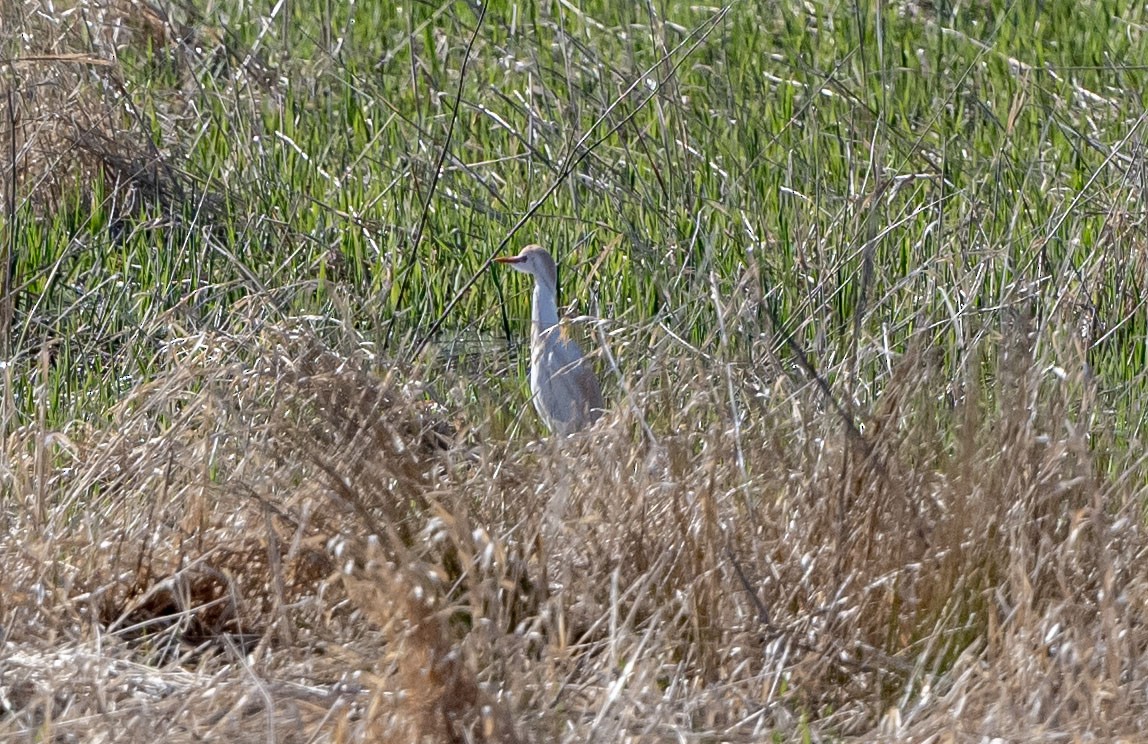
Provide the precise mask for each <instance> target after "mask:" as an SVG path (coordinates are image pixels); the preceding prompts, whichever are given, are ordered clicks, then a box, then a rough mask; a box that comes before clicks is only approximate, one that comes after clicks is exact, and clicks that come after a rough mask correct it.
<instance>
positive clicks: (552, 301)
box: [530, 276, 558, 333]
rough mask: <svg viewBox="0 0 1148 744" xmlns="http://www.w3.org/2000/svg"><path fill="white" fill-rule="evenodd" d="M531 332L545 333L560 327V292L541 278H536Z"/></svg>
mask: <svg viewBox="0 0 1148 744" xmlns="http://www.w3.org/2000/svg"><path fill="white" fill-rule="evenodd" d="M530 320H531V324H530V330H532V331H533V332H534V333H543V332H544V331H548V330H550V329H551V328H553V327H554V326H556V325H558V290H557V288H555V287H553V286H551V285H550V283H549V282H547V281H546V280H545V279H543V278H542V277H540V276H536V277H534V303H533V308H532V309H531V313H530Z"/></svg>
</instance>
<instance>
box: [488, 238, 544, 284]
mask: <svg viewBox="0 0 1148 744" xmlns="http://www.w3.org/2000/svg"><path fill="white" fill-rule="evenodd" d="M494 260H495V261H497V262H498V263H501V264H508V265H509V266H511V267H512V268H514V269H515V270H517V271H521V272H522V273H524V274H533V275H534V278H535V280H536V281H538V282H541V283H543V284H548V285H550V287H553V288H557V287H558V266H557V265H556V264H555V263H554V259H553V258H551V257H550V253H549V251H547V250H546V249H545V248H543V247H542V246H540V245H528V246H526V247H525V248H523V249H522V252H521V253H519V254H518V255H517V256H499V257H498V258H496V259H494Z"/></svg>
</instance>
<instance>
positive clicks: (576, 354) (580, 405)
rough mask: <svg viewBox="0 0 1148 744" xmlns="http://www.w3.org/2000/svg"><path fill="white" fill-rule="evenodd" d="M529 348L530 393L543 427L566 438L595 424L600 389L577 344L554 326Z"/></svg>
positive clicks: (598, 411) (599, 413) (600, 399)
mask: <svg viewBox="0 0 1148 744" xmlns="http://www.w3.org/2000/svg"><path fill="white" fill-rule="evenodd" d="M532 346H533V347H534V348H533V352H532V354H531V358H530V389H531V392H532V393H533V394H534V407H535V408H536V409H537V410H538V414H539V415H540V416H541V417H542V420H543V422H544V423H545V424H546V426H547V427H548V428H549V429H550V430H551V431H553V432H554V433H556V434H563V435H565V434H570V433H573V432H575V431H579V430H581V429H584V428H586V427H587V426H589V425H590V424H592V423H594V422H595V421H596V420H597V419H598V418H599V417H600V416H601V415H602V410H603V401H602V389H601V388H600V387H599V386H598V379H597V378H596V377H595V376H594V371H593V370H592V369H591V366H590V362H589V361H588V360H587V359H585V358H584V357H583V356H582V350H581V349H579V348H578V344H576V343H575V342H574V341H573V339H570V338H568V337H567V336H566V334H565V333H564V332H563V331H562V329H561V327H559V326H556V327H554V328H551V329H549V330H547V331H545V332H543V333H542V334H540V336H539V338H538V339H537V340H536V341H535V343H534V344H532Z"/></svg>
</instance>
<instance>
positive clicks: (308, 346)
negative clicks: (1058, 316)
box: [0, 329, 1148, 742]
mask: <svg viewBox="0 0 1148 744" xmlns="http://www.w3.org/2000/svg"><path fill="white" fill-rule="evenodd" d="M1018 333H1019V332H1018ZM308 335H309V334H307V333H305V332H300V331H299V329H292V330H290V332H289V331H288V330H286V329H284V330H279V331H274V332H271V331H267V332H265V334H264V335H262V336H261V337H259V338H256V339H244V340H243V343H240V342H239V341H238V340H227V339H223V338H209V337H203V338H200V339H197V340H196V342H195V343H194V344H189V345H188V347H187V348H188V351H187V352H185V353H182V354H180V355H178V363H177V364H175V365H174V367H173V371H172V372H171V373H169V374H168V375H166V376H165V377H163V378H161V379H157V380H155V381H154V382H152V383H150V384H148V385H146V386H141V387H140V388H139V389H137V390H136V391H134V392H133V393H132V394H131V395H130V396H128V398H127V399H125V400H124V401H123V403H122V404H121V405H120V407H119V409H118V411H117V414H116V420H117V425H116V426H115V427H114V428H112V429H110V430H107V431H90V432H85V433H84V434H83V435H82V436H76V437H73V438H71V439H66V438H64V437H63V436H62V435H53V434H52V433H51V432H43V431H36V430H33V429H28V430H24V431H21V432H18V433H17V434H16V435H15V436H14V437H13V438H12V439H11V440H10V441H9V442H7V443H6V446H5V453H6V457H7V469H6V471H5V482H6V484H7V485H6V490H8V493H9V494H10V498H9V499H8V501H7V504H8V508H7V509H6V521H7V525H6V534H7V536H8V537H7V539H6V540H5V542H4V548H3V551H2V553H0V561H2V565H3V566H4V571H5V577H6V587H7V591H6V592H5V593H4V595H3V599H2V600H0V602H2V611H0V622H2V623H3V628H4V648H5V653H4V656H3V660H2V661H0V675H2V676H0V680H2V681H0V693H2V695H0V700H2V701H3V711H4V713H3V716H2V717H0V735H3V736H5V737H16V738H20V737H31V738H52V737H57V738H60V740H64V739H69V738H70V739H75V740H80V739H82V740H97V741H98V740H114V741H144V740H146V739H147V738H149V737H150V736H152V735H153V733H152V732H154V731H156V730H163V731H167V732H170V737H171V738H172V739H176V740H178V739H188V740H193V739H199V738H201V737H206V738H209V739H212V738H227V739H228V740H246V739H254V738H266V737H268V736H271V737H273V738H275V740H286V741H361V740H371V741H380V740H384V741H442V742H455V741H458V742H461V741H553V740H565V741H587V740H591V741H593V740H606V741H614V740H621V739H632V740H661V739H666V738H675V737H677V736H688V737H694V736H698V735H703V734H704V735H705V736H706V737H708V738H711V739H713V740H722V741H755V740H760V739H761V738H762V737H763V736H766V735H767V733H770V732H775V733H777V734H778V735H780V736H781V737H782V738H789V737H800V736H802V735H803V734H804V733H807V732H808V733H810V734H811V735H814V736H815V737H818V738H821V737H830V738H836V737H843V738H849V737H859V738H863V739H872V738H874V737H877V736H879V735H880V736H883V737H885V739H886V740H890V741H892V740H911V741H923V740H932V741H974V740H980V738H981V737H986V736H1001V737H1005V738H1013V739H1026V740H1032V739H1033V738H1034V737H1035V738H1042V739H1052V738H1056V737H1060V736H1067V737H1072V736H1083V735H1086V734H1091V735H1095V736H1101V737H1106V738H1111V737H1118V736H1128V737H1132V736H1134V735H1135V734H1136V733H1137V732H1138V731H1139V730H1140V729H1141V727H1142V726H1143V724H1144V721H1145V712H1146V711H1145V707H1144V703H1143V695H1142V692H1140V691H1142V690H1143V686H1144V684H1145V682H1146V681H1148V680H1146V676H1148V667H1146V665H1145V663H1144V661H1143V653H1142V651H1143V648H1144V644H1145V642H1146V640H1148V638H1146V636H1145V630H1144V628H1145V627H1146V626H1145V618H1144V612H1145V607H1148V604H1146V600H1148V597H1146V596H1145V593H1146V589H1148V575H1146V572H1148V569H1146V567H1145V566H1146V564H1145V561H1144V560H1143V557H1144V556H1143V551H1144V546H1145V544H1146V542H1145V539H1144V535H1143V528H1142V525H1141V518H1140V510H1141V508H1142V498H1143V495H1142V493H1141V492H1140V486H1139V485H1138V484H1137V482H1136V481H1133V480H1132V479H1131V478H1124V479H1118V480H1105V479H1102V478H1101V477H1100V476H1099V475H1098V473H1097V471H1096V469H1095V468H1094V467H1093V464H1092V460H1091V456H1090V454H1089V448H1088V445H1087V440H1086V438H1085V433H1084V431H1083V429H1082V428H1080V427H1079V426H1078V425H1077V424H1074V423H1073V422H1074V421H1075V420H1078V417H1079V416H1080V415H1082V412H1085V413H1086V410H1085V409H1086V408H1087V405H1088V401H1087V400H1086V398H1087V395H1086V391H1087V389H1088V388H1087V384H1086V383H1085V381H1084V380H1083V378H1081V377H1079V376H1071V375H1070V376H1069V377H1068V378H1066V379H1064V380H1061V379H1058V378H1055V377H1051V378H1050V376H1048V375H1043V376H1042V375H1040V374H1039V373H1038V371H1037V370H1038V366H1037V365H1036V364H1035V363H1034V360H1033V358H1032V352H1031V350H1030V348H1029V347H1030V344H1029V343H1028V342H1027V341H1026V340H1025V339H1026V337H1025V336H1023V335H1021V336H1020V337H1019V338H1018V339H1017V340H1016V341H1015V342H1013V343H1010V344H1007V353H1005V352H1002V353H1000V354H998V355H997V359H996V360H990V361H987V362H986V363H987V364H989V365H991V366H992V367H993V368H994V369H995V370H996V374H997V378H998V380H999V384H1000V385H1001V386H1004V385H1006V384H1007V385H1009V386H1010V387H1011V389H1015V390H1017V391H1021V393H1022V394H1021V395H1017V396H1007V397H1002V396H997V395H995V394H990V391H988V390H980V389H978V386H977V385H976V384H975V382H974V380H973V379H969V380H964V381H963V382H964V387H963V392H962V394H961V396H960V398H959V399H958V401H957V403H956V404H955V405H954V406H951V407H947V406H938V405H937V404H936V397H937V395H936V391H937V390H938V389H940V388H941V385H942V383H943V382H944V380H943V379H942V378H941V373H940V370H939V369H938V367H937V365H936V364H935V363H934V362H932V361H931V360H930V357H929V354H928V353H926V352H923V351H922V352H920V353H910V354H907V355H906V357H905V360H904V361H903V363H902V365H901V368H900V369H899V370H897V372H896V374H895V375H894V378H893V381H892V383H891V384H890V385H889V387H888V388H887V390H886V393H885V395H884V396H883V402H882V407H881V410H880V412H879V413H878V414H877V415H876V416H875V417H874V418H873V420H872V421H871V423H870V424H869V425H868V426H867V427H866V431H865V446H866V447H868V448H869V450H870V454H868V455H866V454H865V453H864V452H862V450H861V449H860V445H856V444H850V441H851V440H850V439H849V438H847V437H846V436H844V435H843V434H842V430H841V425H840V420H839V419H837V418H836V415H835V414H831V413H815V411H817V410H818V408H819V404H818V401H817V399H816V397H815V396H816V394H815V393H814V392H812V391H811V390H809V389H807V388H804V387H802V388H795V389H787V386H786V385H785V384H783V383H778V384H777V386H776V388H775V390H774V397H773V399H772V400H773V402H770V403H769V404H767V405H764V406H762V407H761V408H760V410H757V411H755V412H754V414H753V416H752V419H751V420H752V424H751V425H749V426H743V427H742V429H741V431H740V437H741V441H740V444H739V443H738V442H735V441H734V435H733V430H732V428H731V426H730V419H729V416H728V415H727V414H726V411H725V407H724V405H723V402H722V400H723V393H722V391H721V390H715V389H709V388H707V387H706V386H705V385H704V384H703V383H702V382H700V380H701V379H702V378H701V377H700V375H699V377H698V378H697V379H696V380H695V382H694V384H692V385H691V386H689V387H679V388H676V391H675V392H673V393H669V392H666V393H659V394H656V395H653V394H651V395H650V396H649V397H647V398H646V399H644V400H641V403H640V404H639V407H638V408H631V407H629V406H627V405H625V404H622V403H619V405H618V406H617V409H616V410H615V411H614V412H613V413H612V414H611V415H610V416H609V417H607V418H606V419H605V420H604V422H603V423H602V425H600V426H598V427H596V428H595V429H594V430H593V431H591V432H588V433H586V434H585V435H583V436H579V437H575V438H573V439H570V440H567V441H564V442H556V441H550V442H542V443H533V444H527V443H513V442H512V443H496V442H483V441H481V437H480V435H479V433H478V432H471V433H470V434H469V435H468V433H466V432H453V431H451V430H450V429H449V428H448V427H446V426H445V425H444V424H443V423H442V419H443V416H442V415H441V413H438V412H437V411H436V408H435V407H434V406H433V405H432V404H430V403H428V402H427V401H426V399H425V397H424V396H422V395H417V394H413V393H411V392H409V391H404V384H405V383H406V382H408V381H409V380H408V378H409V377H415V378H417V377H418V374H417V372H415V371H410V372H406V373H404V372H402V371H400V370H398V369H395V368H392V369H390V370H389V371H388V372H386V374H385V375H384V376H383V378H380V377H379V376H378V375H377V374H373V373H369V372H367V371H364V370H365V369H366V368H367V367H368V366H371V364H372V363H373V362H377V361H378V360H370V359H367V358H356V357H354V356H351V357H347V356H344V355H340V354H338V353H336V352H335V351H332V350H330V349H322V348H319V347H318V346H316V344H315V342H314V341H313V340H306V341H304V340H301V339H307V338H308ZM989 351H990V350H989V349H984V350H983V352H985V355H986V356H987V355H988V352H989ZM667 363H668V362H667ZM376 366H377V365H376ZM384 369H385V368H384ZM700 371H701V370H699V372H700ZM677 373H679V374H682V375H685V374H687V371H686V370H684V369H679V370H677ZM1006 378H1007V379H1006ZM1074 391H1075V394H1078V395H1083V396H1084V398H1080V397H1077V398H1075V399H1074V398H1072V397H1070V394H1073V393H1074ZM1082 391H1083V392H1082ZM661 407H674V408H675V410H678V411H680V412H681V413H680V414H678V415H677V416H676V424H677V428H676V430H675V431H674V432H656V431H655V441H650V440H649V439H648V438H646V437H643V436H642V435H641V434H640V433H639V432H640V431H641V429H640V427H638V426H637V424H636V421H635V416H636V415H637V414H638V413H640V412H641V411H643V410H647V411H653V410H657V409H658V408H661ZM954 432H955V434H954ZM739 446H740V449H741V451H742V452H743V453H744V469H743V466H742V465H739V463H738V462H737V458H736V456H735V454H734V453H735V452H736V450H737V448H738V447H739ZM45 459H46V460H47V462H44V460H45Z"/></svg>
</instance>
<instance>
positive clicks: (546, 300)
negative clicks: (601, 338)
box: [494, 245, 602, 436]
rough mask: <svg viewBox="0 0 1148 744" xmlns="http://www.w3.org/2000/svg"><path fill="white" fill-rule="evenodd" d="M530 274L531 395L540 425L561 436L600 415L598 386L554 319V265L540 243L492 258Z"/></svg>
mask: <svg viewBox="0 0 1148 744" xmlns="http://www.w3.org/2000/svg"><path fill="white" fill-rule="evenodd" d="M494 260H495V261H497V262H499V263H503V264H508V265H509V266H512V267H513V268H514V269H516V270H518V271H521V272H522V273H524V274H532V275H533V276H534V302H533V308H532V310H531V314H530V393H531V395H532V396H533V400H534V408H535V409H536V410H537V411H538V415H539V417H541V419H542V423H544V424H546V428H547V429H549V430H550V431H552V432H554V433H555V434H559V435H562V436H565V435H567V434H570V433H572V432H575V431H579V430H580V429H584V428H586V427H587V426H589V425H590V424H592V423H594V421H596V420H597V419H598V417H599V416H601V415H602V389H601V388H599V387H598V380H597V379H596V378H595V377H594V372H593V370H591V369H590V363H589V362H588V361H587V360H585V359H583V357H582V350H581V349H579V348H578V344H576V343H574V340H573V339H571V338H569V337H568V336H567V335H566V332H565V329H563V328H562V326H561V325H559V323H558V267H557V265H556V264H555V263H554V259H553V258H551V257H550V254H549V253H548V252H547V251H546V249H545V248H543V247H542V246H540V245H531V246H527V247H526V248H524V249H523V250H522V252H521V253H519V254H518V255H517V256H500V257H499V258H496V259H494Z"/></svg>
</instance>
